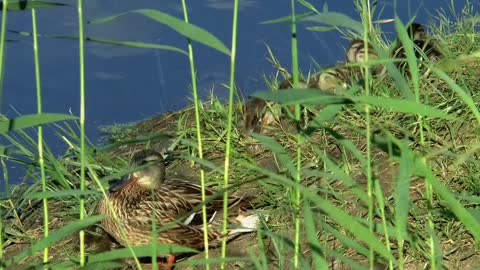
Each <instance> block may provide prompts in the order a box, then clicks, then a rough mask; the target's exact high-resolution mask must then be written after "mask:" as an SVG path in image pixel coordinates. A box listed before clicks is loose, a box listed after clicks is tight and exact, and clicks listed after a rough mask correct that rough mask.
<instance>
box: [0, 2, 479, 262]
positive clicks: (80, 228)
mask: <svg viewBox="0 0 480 270" xmlns="http://www.w3.org/2000/svg"><path fill="white" fill-rule="evenodd" d="M301 3H302V4H303V5H304V6H306V7H309V5H308V3H306V2H305V1H301ZM182 4H183V11H184V18H183V20H179V19H176V18H174V17H172V16H170V15H168V14H164V13H162V12H157V11H153V10H136V11H132V12H130V13H135V14H140V15H142V16H146V17H148V18H150V19H153V20H155V21H157V22H159V23H161V24H164V25H167V26H169V27H171V28H175V29H176V31H177V32H178V33H179V34H181V35H183V36H185V37H187V39H188V56H189V60H188V61H189V63H190V72H191V77H192V93H193V94H192V95H193V103H194V106H193V108H191V109H187V110H185V111H182V112H179V113H176V114H172V115H167V116H159V117H154V118H152V119H150V120H146V121H143V122H142V123H139V124H138V125H133V126H130V127H128V128H125V129H122V128H119V129H115V134H114V135H115V136H112V138H113V137H114V139H115V142H114V143H112V144H111V145H106V146H101V147H97V146H94V145H93V144H91V143H90V142H89V141H88V139H87V138H86V137H85V133H84V124H85V122H84V121H85V114H84V106H85V103H84V102H85V100H84V98H85V89H84V88H85V85H84V78H83V76H84V75H82V74H83V72H84V70H85V66H84V63H83V62H81V64H80V72H81V80H80V81H81V83H82V84H81V86H80V91H81V93H82V94H81V98H82V99H81V100H80V101H81V112H80V121H79V123H78V124H77V125H76V126H72V125H69V124H56V125H49V126H48V129H47V130H51V131H53V132H54V133H55V134H56V135H57V137H58V138H60V139H61V140H60V141H61V142H62V143H65V144H66V145H67V146H68V148H69V151H68V152H67V153H66V154H65V155H64V156H62V157H60V158H57V157H56V156H54V155H53V153H52V152H51V150H50V149H49V148H48V145H46V144H43V147H42V143H43V139H42V138H41V137H40V138H38V140H37V138H36V137H35V136H36V134H35V135H34V136H32V135H31V134H32V133H31V132H32V127H36V125H38V124H39V123H44V124H45V125H47V124H48V123H50V122H58V121H64V120H65V121H66V120H74V119H73V117H71V118H68V117H66V116H61V115H47V114H41V110H39V115H38V116H36V118H34V117H33V116H19V117H17V118H15V119H11V120H10V121H9V122H8V121H6V122H0V125H2V126H0V130H1V131H2V136H3V138H4V139H5V140H6V141H7V142H8V144H9V145H7V148H8V150H9V151H11V150H15V153H16V154H15V155H13V154H12V155H8V156H7V155H5V154H4V155H3V158H9V159H10V162H15V163H16V164H19V165H22V166H26V167H27V170H26V179H28V180H29V181H31V182H33V183H29V184H27V185H19V186H17V187H15V188H14V189H13V191H12V192H11V193H10V194H8V200H4V201H2V204H1V205H0V207H1V209H0V210H1V214H2V220H1V223H0V227H1V229H3V230H0V231H1V232H2V237H3V238H2V239H0V240H1V241H2V242H0V248H3V250H4V251H5V254H6V256H5V257H0V260H2V262H3V263H2V264H0V267H7V268H8V267H14V268H15V267H17V266H18V265H19V264H22V265H23V266H31V267H36V266H38V267H44V265H43V266H42V263H43V262H44V261H45V256H43V258H40V257H39V256H38V255H37V253H38V252H41V251H42V250H48V251H49V253H48V254H49V257H50V258H53V259H51V260H49V261H48V266H52V267H60V268H61V267H63V268H69V267H70V268H71V267H78V266H86V267H92V268H95V269H96V267H104V268H110V267H113V266H114V265H115V266H118V264H119V262H120V261H118V260H123V259H124V258H131V257H132V256H133V255H135V256H134V258H135V264H136V266H135V267H137V268H140V267H141V265H140V264H139V261H138V260H137V256H142V257H151V258H152V261H153V262H155V261H156V259H157V258H156V255H158V254H161V255H165V254H169V253H172V250H169V247H168V246H167V247H166V246H163V245H160V244H159V245H154V246H153V247H152V246H146V247H132V246H130V245H129V246H128V247H126V248H125V249H118V248H117V249H115V250H109V248H110V247H109V248H107V249H103V248H99V247H98V246H100V244H101V243H102V242H106V243H107V244H111V242H109V241H110V240H108V238H102V237H98V236H95V237H93V236H91V235H93V233H94V232H96V228H95V227H91V226H92V225H94V224H96V223H98V221H99V220H100V219H101V217H98V216H95V206H96V204H97V202H98V200H99V199H100V198H101V197H105V196H107V194H106V190H105V188H106V187H108V185H109V182H110V181H111V180H114V179H115V178H116V177H119V176H121V175H122V174H125V173H127V171H126V170H125V167H126V164H127V163H128V160H129V158H130V156H131V153H132V152H134V151H136V150H138V149H142V148H145V147H148V148H154V149H156V148H157V149H168V151H167V154H168V155H167V157H168V158H167V160H168V164H169V166H168V170H167V171H168V172H170V173H184V174H186V175H189V176H192V178H194V181H198V179H197V178H198V176H200V183H201V186H202V190H203V196H202V197H203V200H204V201H205V199H206V198H205V193H204V192H205V190H204V189H205V187H207V186H217V187H218V186H220V187H227V186H229V187H231V186H236V187H237V186H238V188H239V191H249V192H253V193H254V194H256V195H257V196H256V197H257V198H256V200H258V201H260V202H262V203H263V205H265V206H264V207H263V208H262V209H259V210H262V211H264V212H265V213H266V214H267V215H268V217H269V219H268V222H265V224H263V226H262V227H261V228H259V230H258V232H257V234H252V235H248V237H245V238H242V237H240V238H239V239H237V240H238V241H233V242H232V243H227V244H226V245H225V244H224V243H222V247H221V248H220V249H209V248H208V246H209V243H208V238H207V237H206V236H207V234H206V233H205V235H204V236H205V239H204V247H205V251H203V252H202V253H201V254H197V255H195V256H193V258H188V259H186V260H185V261H182V262H178V264H177V265H176V269H184V268H183V267H188V266H191V267H193V265H194V264H199V265H201V267H202V266H206V267H207V268H213V267H216V266H217V265H218V266H219V267H220V268H223V267H225V268H226V267H228V266H227V265H229V264H230V263H231V262H234V263H236V264H241V265H243V266H248V265H251V266H253V267H254V268H256V269H272V268H274V269H290V268H293V269H295V268H296V269H326V268H329V267H345V268H356V269H369V268H370V269H371V268H373V267H377V265H378V264H381V265H383V267H385V268H386V267H388V268H389V269H396V268H398V269H417V268H418V267H423V266H424V265H428V267H430V268H432V269H433V268H436V269H439V268H443V267H448V268H451V269H455V268H465V267H462V263H463V261H469V260H470V263H472V262H475V260H476V259H475V258H478V257H479V256H480V254H478V251H476V249H475V244H476V243H478V241H479V240H480V225H479V222H478V221H477V220H476V219H475V215H476V213H477V212H478V206H479V203H480V200H479V199H478V194H479V191H480V182H478V174H479V172H480V164H479V163H478V162H477V161H476V159H475V154H476V153H477V152H478V149H480V145H479V144H478V143H477V140H476V139H477V138H476V134H477V133H478V124H479V123H480V113H479V112H478V109H477V107H476V105H475V104H477V103H479V102H480V95H478V94H477V93H476V89H478V87H480V85H479V82H478V75H479V74H478V67H479V61H478V58H476V57H475V56H474V52H476V51H478V50H479V48H480V44H479V43H478V35H477V34H476V33H475V32H474V31H472V27H470V25H471V21H475V20H477V19H475V18H478V16H477V17H474V18H471V17H467V18H465V17H459V18H456V20H457V21H456V22H455V25H456V28H455V31H457V32H454V33H450V32H449V31H447V30H446V29H444V28H445V25H446V24H448V25H451V22H447V21H446V20H447V19H446V18H445V19H441V21H440V22H439V23H440V25H439V26H438V28H435V27H434V28H433V29H432V30H433V31H431V32H434V33H437V31H438V34H437V35H436V36H435V38H438V39H440V40H439V41H440V42H441V43H442V45H443V47H444V48H445V49H446V50H447V51H451V52H450V54H449V57H450V58H451V59H449V60H451V63H449V62H447V63H446V64H445V63H443V62H442V63H439V64H434V65H431V66H428V68H429V69H430V70H431V72H430V75H429V76H420V74H421V70H420V69H419V68H418V65H417V64H416V61H417V59H415V56H414V54H413V51H410V52H409V51H408V50H407V52H406V55H407V62H408V65H409V69H408V72H409V73H410V76H408V77H403V76H401V77H399V76H398V75H401V71H400V70H398V69H397V68H396V67H395V66H394V65H393V60H392V59H391V57H390V56H389V53H388V48H386V45H388V44H389V42H382V41H381V40H377V39H379V37H378V36H376V32H375V31H376V30H377V29H374V27H373V25H372V17H375V14H373V11H372V10H371V8H372V7H371V4H372V3H370V2H369V1H366V0H359V1H358V7H360V9H359V13H360V14H361V15H360V19H361V23H358V24H355V23H353V22H352V24H351V25H347V26H345V24H343V27H346V28H348V29H349V30H351V31H359V33H358V34H359V35H361V36H362V39H363V41H364V43H365V44H367V43H368V42H373V43H374V44H373V47H374V48H375V50H376V51H377V48H378V49H382V50H381V51H380V52H379V55H380V56H381V57H380V58H381V61H384V62H382V63H384V64H385V65H386V66H387V69H388V75H387V76H384V77H381V78H372V77H369V76H367V77H365V79H364V81H363V82H362V83H361V84H360V85H354V86H352V87H351V88H350V89H346V90H345V91H343V92H339V93H338V96H334V97H319V94H318V91H316V92H308V91H303V90H302V89H294V90H292V92H289V90H285V91H278V92H277V93H265V94H264V95H263V97H265V98H266V99H270V100H275V101H277V102H278V103H279V104H281V106H283V107H287V106H288V105H295V113H294V114H293V115H292V116H291V118H289V117H288V116H286V115H283V114H281V112H280V111H281V109H280V110H277V111H276V112H277V114H280V115H276V116H277V120H279V119H278V118H279V117H281V120H282V121H283V122H282V125H280V124H279V123H274V124H272V126H271V127H268V128H265V130H262V132H261V134H251V136H250V134H245V132H244V131H243V130H241V129H239V128H238V126H237V124H238V123H239V122H240V121H241V119H242V118H243V116H244V115H243V105H242V104H234V102H233V95H234V94H235V84H234V79H235V64H236V59H235V56H236V30H237V27H238V25H237V23H236V21H237V18H236V16H237V12H238V10H237V9H236V8H238V6H237V5H238V2H237V1H235V5H236V6H235V8H234V11H233V17H234V19H233V25H232V47H231V52H230V54H229V56H230V64H231V70H230V72H231V73H230V74H231V77H230V85H229V90H230V95H229V103H228V104H227V105H225V104H222V103H221V102H220V101H219V100H218V99H216V98H215V97H214V96H211V97H210V99H209V100H207V101H206V102H204V103H201V102H200V98H199V96H198V93H197V91H198V89H197V85H196V70H195V63H194V58H193V47H192V41H198V42H199V43H201V44H203V45H207V44H209V45H207V46H210V47H211V48H214V49H215V50H217V51H218V52H222V53H224V54H226V55H227V54H228V53H226V52H228V51H229V50H228V49H226V48H225V46H223V44H222V43H221V42H219V41H218V40H217V39H215V38H214V36H213V35H211V34H209V33H208V32H205V30H203V29H197V28H194V25H193V24H191V23H195V22H191V23H190V22H189V21H188V13H187V3H186V2H185V1H183V2H182ZM81 5H82V3H81V1H79V2H78V6H79V7H81ZM291 7H292V14H291V15H292V16H290V17H288V18H287V19H285V18H283V19H282V20H283V21H284V22H286V23H288V24H289V25H291V26H292V29H291V30H292V31H291V33H292V38H291V46H292V47H291V53H292V57H291V58H292V75H293V84H294V87H293V88H298V85H299V78H300V77H301V74H300V73H299V68H298V65H299V63H298V58H297V55H298V54H299V52H300V50H301V44H302V40H301V39H299V40H298V43H299V44H298V45H297V38H296V31H297V27H303V24H302V22H303V21H302V19H303V18H304V16H300V15H299V14H296V7H297V6H296V2H295V1H291ZM310 7H311V10H312V11H314V15H312V16H316V15H319V17H314V18H313V19H315V20H317V19H318V20H320V19H321V18H322V17H321V15H322V13H320V14H319V13H318V11H315V10H316V9H315V8H314V7H313V6H310ZM317 9H318V8H317ZM78 12H79V13H78V16H79V24H80V35H79V36H80V38H79V42H80V52H81V53H80V59H81V61H82V59H83V55H82V52H83V40H84V36H83V34H82V29H83V28H82V25H83V22H82V20H81V18H82V16H83V14H82V10H81V8H80V9H79V11H78ZM127 13H128V12H127ZM124 14H126V13H124ZM124 14H120V15H118V16H112V17H108V18H103V19H98V20H96V21H95V22H96V23H102V22H103V23H105V22H109V21H114V20H116V19H117V18H120V17H122V16H123V15H124ZM296 15H299V16H296ZM329 16H331V17H329V18H328V20H327V22H328V23H330V24H335V23H340V22H339V21H337V20H339V18H341V20H342V22H345V21H347V19H346V18H345V17H339V16H341V15H338V14H329ZM2 19H4V18H2ZM34 21H35V20H34ZM477 21H478V20H477ZM403 23H405V22H400V21H396V22H395V26H396V30H397V32H398V36H399V39H400V42H402V43H405V44H406V43H408V42H409V40H408V39H405V35H406V32H405V26H404V25H403ZM239 25H241V22H239ZM189 26H190V27H192V28H188V27H189ZM359 26H361V27H359ZM263 27H278V26H276V25H268V26H263ZM185 29H188V30H189V31H185ZM345 33H349V31H345ZM440 33H441V34H440ZM402 35H403V36H402ZM32 36H33V38H34V40H36V37H38V34H37V33H36V29H35V28H34V33H33V34H32ZM287 38H288V37H286V39H287ZM199 40H203V42H200V41H199ZM205 40H209V41H208V42H205ZM138 44H140V43H137V45H138ZM142 46H144V47H145V46H147V44H143V45H142ZM199 46H200V45H199ZM297 46H298V47H297ZM405 47H408V46H405ZM366 48H367V50H368V46H366ZM170 49H172V48H170ZM180 50H181V49H180ZM270 53H271V56H272V57H271V58H272V59H274V58H275V57H274V55H273V54H274V53H275V51H272V50H270ZM458 55H461V58H457V57H456V56H458ZM183 56H184V54H179V57H183ZM367 56H368V53H367ZM412 57H413V58H412ZM464 59H468V61H465V60H464ZM182 60H186V59H185V58H183V59H182ZM272 62H275V61H274V60H272ZM452 63H453V64H452ZM302 64H303V63H302ZM371 64H372V63H371V62H369V61H368V59H367V61H366V62H365V63H362V64H361V65H360V66H361V68H362V69H363V73H364V74H369V70H370V69H371V68H372V67H371ZM449 65H453V67H451V66H449ZM276 66H277V67H278V68H279V69H280V68H282V67H281V66H280V65H276ZM2 67H3V66H2ZM306 77H307V76H306ZM38 78H39V77H38ZM266 85H267V86H268V87H269V88H273V89H269V90H276V89H275V88H278V82H276V78H275V79H273V81H268V82H266ZM38 86H39V85H38ZM186 87H187V86H186ZM37 89H38V90H39V87H38V88H37ZM297 90H298V91H297ZM38 96H39V97H41V94H40V92H39V94H38ZM318 104H322V106H321V107H316V106H313V105H318ZM40 105H41V104H40ZM305 105H307V106H305ZM308 105H312V106H308ZM276 106H280V105H276V104H272V110H275V109H278V108H275V107H276ZM305 110H309V111H311V114H309V116H311V117H309V119H307V120H306V122H305V123H303V122H301V119H302V118H301V116H302V115H301V112H303V111H305ZM41 119H43V121H44V122H40V120H41ZM82 119H83V120H82ZM300 123H301V125H300ZM12 127H13V128H12ZM44 129H46V128H44ZM41 133H42V132H39V135H40V136H41ZM176 137H179V139H178V140H175V138H176ZM166 138H168V139H171V138H174V140H172V141H173V142H171V143H170V142H169V141H168V140H167V139H166ZM165 145H166V146H165ZM40 147H41V148H40ZM40 149H43V150H42V151H43V152H40ZM8 153H13V152H8ZM42 156H43V161H44V164H43V165H44V172H45V173H44V174H42V173H40V174H38V169H41V167H42V163H41V162H40V160H41V159H42V158H41V157H42ZM2 161H3V160H2ZM192 164H195V165H194V166H191V165H192ZM199 164H200V165H201V166H198V165H199ZM2 167H5V165H4V164H3V163H2ZM4 174H6V170H4ZM182 177H183V176H182ZM4 178H5V179H8V175H7V176H5V177H4ZM98 191H100V192H98ZM228 192H237V190H232V191H230V190H229V191H228ZM224 195H225V196H227V195H228V193H227V192H225V193H224ZM47 198H48V205H47V204H45V205H44V207H39V205H42V201H43V202H46V201H47ZM47 206H48V214H49V216H45V217H44V215H43V214H44V213H43V212H42V211H43V210H46V209H47ZM224 207H225V209H228V208H227V207H228V205H225V206H224ZM202 208H203V209H202V212H203V214H202V220H203V223H204V224H203V225H204V230H205V231H207V226H206V225H207V222H208V221H207V217H206V212H205V207H202ZM79 211H80V217H79V216H78V213H79ZM226 214H228V213H227V211H224V212H223V215H224V216H223V221H224V224H226V223H225V220H226ZM42 225H43V226H49V228H48V229H49V231H50V233H49V234H48V236H44V235H43V234H42V232H48V230H45V229H44V230H43V231H42V230H41V228H40V227H41V226H42ZM157 229H160V228H156V227H153V228H152V235H155V234H156V233H158V231H157ZM223 230H224V232H225V231H226V227H223ZM79 232H80V237H76V235H78V233H79ZM249 237H250V239H249ZM92 239H93V240H92ZM105 239H106V240H105ZM245 239H247V240H245ZM242 241H244V242H242ZM21 242H28V243H30V244H29V247H28V248H25V247H24V246H22V247H21V250H18V247H19V246H18V244H17V243H21ZM236 245H240V246H236ZM15 248H17V250H16V249H15ZM175 250H177V251H178V252H179V253H182V252H184V251H185V250H181V249H175ZM231 250H235V251H242V252H243V253H242V255H241V256H240V255H238V256H239V257H241V258H237V257H230V255H228V251H231ZM0 251H1V250H0ZM132 253H133V254H132ZM2 254H3V253H2ZM78 254H79V255H78ZM472 254H473V255H472ZM235 256H237V255H235ZM442 256H443V257H442ZM87 258H88V260H87ZM463 258H466V259H463ZM459 259H462V260H459ZM126 265H129V266H125V267H134V266H132V263H128V264H126ZM153 267H154V268H155V267H156V265H155V266H153Z"/></svg>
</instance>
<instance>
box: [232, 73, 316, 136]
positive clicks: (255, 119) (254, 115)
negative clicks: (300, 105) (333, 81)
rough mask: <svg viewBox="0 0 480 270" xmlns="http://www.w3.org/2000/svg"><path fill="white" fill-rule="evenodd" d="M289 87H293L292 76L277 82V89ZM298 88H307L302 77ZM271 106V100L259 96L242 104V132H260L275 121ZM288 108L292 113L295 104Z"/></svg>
mask: <svg viewBox="0 0 480 270" xmlns="http://www.w3.org/2000/svg"><path fill="white" fill-rule="evenodd" d="M289 88H293V78H288V79H285V80H283V81H282V82H281V83H280V84H279V87H278V90H285V89H289ZM299 88H308V84H307V82H306V81H305V80H304V79H302V78H300V80H299ZM273 106H274V104H273V102H267V101H265V100H263V99H260V98H253V99H251V100H250V101H249V102H247V103H246V104H245V106H244V120H243V122H241V124H240V127H241V129H243V130H244V133H246V134H250V133H251V132H255V133H262V132H263V130H264V127H266V126H269V125H271V124H272V123H273V122H275V119H276V116H275V115H276V114H275V112H273V111H272V107H273ZM288 110H289V111H290V112H291V113H293V112H294V111H295V106H289V108H288ZM278 116H279V115H277V117H278Z"/></svg>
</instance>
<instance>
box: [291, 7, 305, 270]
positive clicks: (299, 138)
mask: <svg viewBox="0 0 480 270" xmlns="http://www.w3.org/2000/svg"><path fill="white" fill-rule="evenodd" d="M295 3H296V1H295V0H291V1H290V6H291V12H292V14H291V16H292V21H291V27H292V38H291V44H292V48H291V54H292V72H293V88H299V81H300V80H299V77H300V76H299V71H298V48H297V18H296V14H295V12H296V11H295ZM300 113H301V112H300V104H295V122H296V123H297V125H298V126H299V123H300ZM296 139H297V140H296V144H297V149H296V152H297V171H296V173H295V181H296V182H297V183H300V180H301V169H302V144H303V136H302V134H301V133H300V132H299V133H298V134H297V138H296ZM294 190H295V192H294V199H293V205H294V206H295V210H296V212H295V247H294V258H293V268H294V269H299V267H300V222H301V221H300V213H301V209H300V204H301V194H300V191H299V190H298V189H294Z"/></svg>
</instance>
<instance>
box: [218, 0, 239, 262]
mask: <svg viewBox="0 0 480 270" xmlns="http://www.w3.org/2000/svg"><path fill="white" fill-rule="evenodd" d="M238 2H239V0H234V1H233V21H232V44H231V46H232V47H231V51H230V84H229V94H228V120H227V121H228V122H227V138H226V140H227V142H226V145H225V167H224V173H223V188H224V189H225V190H224V193H223V227H222V256H221V258H222V259H225V258H226V257H227V235H228V231H227V226H228V224H227V223H228V192H227V188H228V182H229V179H228V178H229V168H230V155H231V151H232V150H231V147H232V146H231V144H232V126H233V96H234V92H235V63H236V56H237V23H238ZM220 269H222V270H224V269H225V264H224V263H223V262H222V263H221V264H220Z"/></svg>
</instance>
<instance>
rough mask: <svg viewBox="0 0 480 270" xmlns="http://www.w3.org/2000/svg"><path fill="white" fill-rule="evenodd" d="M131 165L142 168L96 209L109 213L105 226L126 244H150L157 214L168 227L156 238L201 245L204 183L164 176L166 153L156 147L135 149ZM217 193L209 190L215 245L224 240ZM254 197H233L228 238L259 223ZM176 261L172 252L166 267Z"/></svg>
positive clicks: (159, 223) (162, 241)
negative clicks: (253, 206) (253, 205)
mask: <svg viewBox="0 0 480 270" xmlns="http://www.w3.org/2000/svg"><path fill="white" fill-rule="evenodd" d="M131 165H132V166H133V167H138V166H142V167H143V168H142V169H140V170H138V171H136V172H134V173H132V174H130V175H128V176H127V177H125V178H124V179H123V180H122V181H120V182H119V183H117V184H115V185H114V186H112V187H111V188H110V189H109V195H108V200H107V199H102V200H101V201H100V204H99V208H98V209H99V210H98V211H99V213H100V214H103V215H106V218H105V219H103V220H102V222H101V225H102V227H103V228H104V229H105V231H106V232H108V233H109V234H110V235H111V236H112V237H113V238H114V239H115V240H116V241H118V242H119V243H120V244H121V245H123V246H127V245H128V244H130V245H132V246H138V245H146V244H150V243H151V242H152V239H151V237H152V235H151V234H152V233H151V232H152V217H153V216H154V217H155V222H156V226H158V227H159V228H161V227H163V226H170V228H169V229H167V230H164V231H160V232H159V233H158V235H157V237H156V239H155V241H156V242H157V243H158V244H173V245H180V246H185V247H191V248H194V249H202V248H203V247H204V246H203V245H204V243H203V237H204V235H203V224H202V221H201V204H202V196H201V187H200V186H198V185H196V184H193V183H190V182H187V181H183V180H177V179H170V180H166V179H165V165H164V162H163V158H162V156H161V155H160V154H159V153H158V152H156V151H153V150H143V151H140V152H138V153H136V154H135V155H134V157H133V161H132V163H131ZM214 195H217V194H216V192H215V191H214V190H211V189H207V190H206V196H207V204H206V206H207V219H208V240H209V244H210V246H212V247H213V246H218V245H219V244H220V243H221V230H222V214H221V213H222V211H223V197H218V196H217V197H218V198H216V197H214ZM250 199H251V198H250V197H247V196H236V195H231V196H230V197H229V204H228V205H229V211H228V214H229V217H228V224H229V226H230V228H229V229H228V235H227V237H228V239H232V238H233V237H235V236H237V235H239V234H240V233H243V232H250V231H253V230H255V228H256V227H257V226H258V224H259V218H258V216H257V215H255V214H253V213H251V212H248V211H247V209H249V208H250V206H251V204H250ZM108 201H109V202H110V203H111V207H109V203H108ZM115 216H116V217H117V218H118V219H119V220H118V222H117V221H116V220H115V218H114V217H115ZM122 231H123V233H122ZM173 262H174V257H173V256H169V258H168V265H167V269H171V267H172V264H173Z"/></svg>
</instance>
